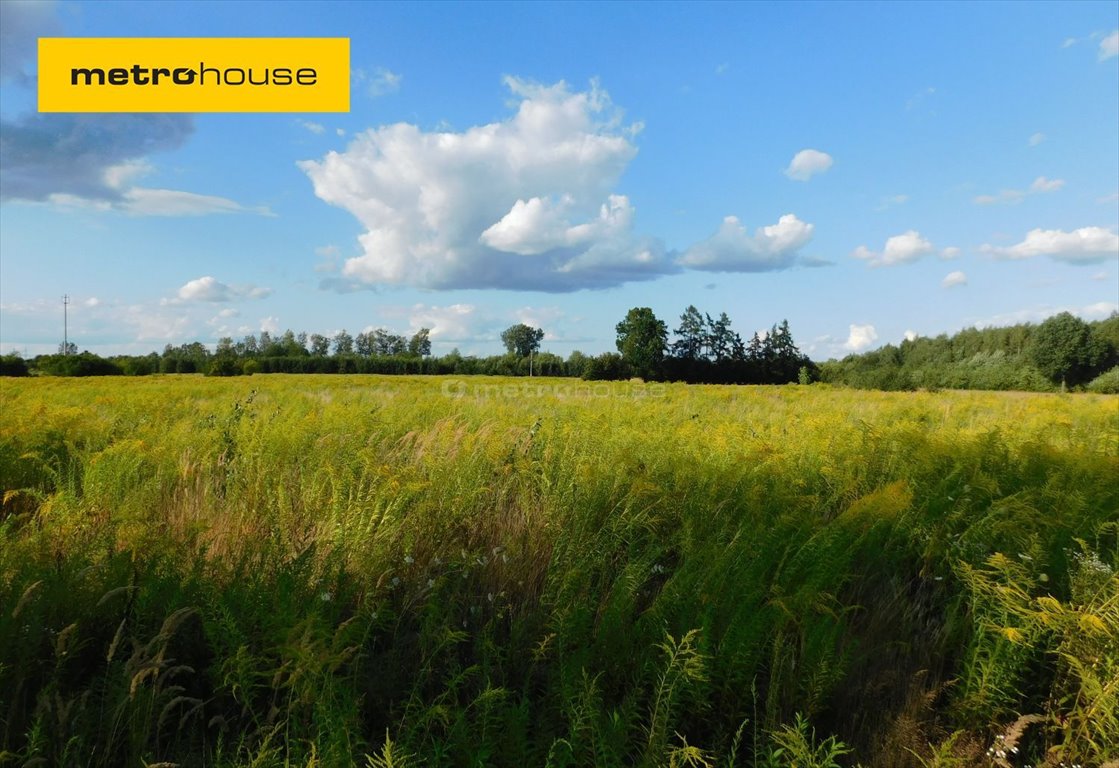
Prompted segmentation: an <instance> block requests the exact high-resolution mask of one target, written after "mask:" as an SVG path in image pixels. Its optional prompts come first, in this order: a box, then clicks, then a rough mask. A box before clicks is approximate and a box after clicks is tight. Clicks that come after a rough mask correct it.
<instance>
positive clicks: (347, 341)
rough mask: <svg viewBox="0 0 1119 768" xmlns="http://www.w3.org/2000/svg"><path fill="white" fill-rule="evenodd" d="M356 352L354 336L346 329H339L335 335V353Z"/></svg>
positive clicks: (346, 353) (350, 353)
mask: <svg viewBox="0 0 1119 768" xmlns="http://www.w3.org/2000/svg"><path fill="white" fill-rule="evenodd" d="M353 353H354V337H353V336H351V335H350V334H348V333H346V329H345V328H343V329H342V330H340V331H338V333H337V334H335V336H334V354H336V355H352V354H353Z"/></svg>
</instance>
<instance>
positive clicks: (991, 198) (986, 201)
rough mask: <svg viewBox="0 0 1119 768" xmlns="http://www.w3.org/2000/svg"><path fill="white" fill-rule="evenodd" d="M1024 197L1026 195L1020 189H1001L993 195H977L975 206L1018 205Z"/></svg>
mask: <svg viewBox="0 0 1119 768" xmlns="http://www.w3.org/2000/svg"><path fill="white" fill-rule="evenodd" d="M1025 197H1026V193H1025V192H1023V191H1022V190H1020V189H1003V190H1000V191H999V193H998V194H995V195H977V196H976V198H975V203H976V205H999V204H1013V203H1020V202H1022V200H1024V199H1025Z"/></svg>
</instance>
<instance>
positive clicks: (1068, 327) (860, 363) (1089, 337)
mask: <svg viewBox="0 0 1119 768" xmlns="http://www.w3.org/2000/svg"><path fill="white" fill-rule="evenodd" d="M1117 366H1119V313H1112V315H1111V317H1109V318H1107V319H1106V320H1098V321H1095V322H1090V323H1089V322H1085V321H1084V320H1081V319H1079V318H1077V317H1075V316H1073V315H1071V314H1069V313H1068V312H1062V313H1061V314H1059V315H1055V316H1053V317H1050V318H1049V319H1047V320H1045V321H1044V322H1042V323H1040V324H1032V323H1024V324H1020V325H1013V326H1009V327H1004V328H984V329H976V328H968V329H966V330H963V331H960V332H959V333H957V334H955V335H953V336H948V335H946V334H941V335H940V336H937V337H935V338H928V337H918V338H915V339H912V340H906V341H903V342H902V343H901V344H899V345H896V346H895V345H893V344H887V345H886V346H884V347H882V348H881V349H877V350H874V351H873V352H865V353H863V354H860V355H848V356H847V357H845V358H843V359H842V360H838V361H828V362H826V363H823V364H822V365H821V366H820V379H821V380H822V381H826V382H831V383H834V384H844V385H847V386H851V387H857V388H861V389H885V390H913V389H993V390H1024V391H1034V392H1047V391H1056V390H1061V389H1085V390H1088V391H1091V392H1103V393H1117V392H1119V367H1117Z"/></svg>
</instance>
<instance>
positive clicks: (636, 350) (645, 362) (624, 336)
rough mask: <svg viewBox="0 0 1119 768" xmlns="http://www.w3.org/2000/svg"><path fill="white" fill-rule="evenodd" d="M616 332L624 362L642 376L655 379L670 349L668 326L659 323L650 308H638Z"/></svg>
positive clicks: (627, 316) (661, 322)
mask: <svg viewBox="0 0 1119 768" xmlns="http://www.w3.org/2000/svg"><path fill="white" fill-rule="evenodd" d="M615 330H616V331H617V332H618V340H617V342H616V343H617V346H618V351H619V352H621V353H622V360H624V361H625V362H626V364H628V365H629V366H630V367H631V368H632V369H633V371H634V373H636V374H637V375H638V376H640V377H642V378H644V379H651V378H655V377H656V376H657V375H658V373H659V372H660V366H661V362H662V361H663V360H664V351H665V348H666V347H667V346H668V326H666V325H665V324H664V321H663V320H658V319H657V316H656V315H654V314H653V310H651V309H649V308H648V307H634V308H633V309H631V310H630V311H629V312H628V313H626V318H625V320H623V321H622V322H620V323H618V325H617V326H616V327H615Z"/></svg>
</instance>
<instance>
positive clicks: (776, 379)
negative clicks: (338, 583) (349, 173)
mask: <svg viewBox="0 0 1119 768" xmlns="http://www.w3.org/2000/svg"><path fill="white" fill-rule="evenodd" d="M615 330H616V333H617V338H616V347H617V350H618V351H617V352H608V353H605V354H601V355H596V356H588V355H584V354H583V353H582V352H578V351H576V352H572V353H571V355H570V356H569V357H568V358H567V359H564V358H562V357H560V356H559V355H555V354H551V353H549V352H542V351H540V343H541V341H542V340H543V338H544V332H543V331H542V330H541V329H539V328H533V327H531V326H527V325H524V324H520V323H519V324H517V325H514V326H511V327H510V328H508V329H506V330H505V332H503V333H502V334H501V338H502V341H503V342H504V344H505V347H506V350H507V351H506V353H505V354H503V355H492V356H489V357H473V356H463V355H461V354H459V352H458V351H457V350H453V351H452V352H450V353H448V354H446V355H443V356H441V357H435V356H432V355H431V340H430V332H429V330H428V329H426V328H422V329H420V330H419V331H418V332H416V333H415V334H413V335H411V336H404V335H400V334H396V333H392V332H390V331H387V330H384V329H377V330H373V331H368V332H365V333H360V334H357V335H356V336H352V335H350V334H349V333H347V332H346V331H345V330H343V331H340V332H339V333H337V334H335V335H334V336H332V337H327V336H323V335H320V334H317V333H316V334H311V335H308V334H306V333H299V334H296V333H294V332H293V331H290V330H288V331H285V332H284V333H283V334H280V335H278V336H272V335H271V334H269V333H268V332H267V331H265V332H262V333H261V334H260V335H259V336H255V335H252V334H250V335H248V336H245V337H244V338H243V339H241V340H240V341H234V340H233V339H232V338H228V337H227V338H223V339H221V340H220V341H218V343H217V345H216V347H215V348H214V350H213V351H211V350H210V348H209V347H207V346H206V345H205V344H202V343H200V342H197V341H196V342H191V343H189V344H183V345H180V346H172V345H167V346H166V347H165V348H164V350H163V353H162V354H158V353H155V352H152V353H151V354H148V355H138V356H129V355H118V356H114V357H107V358H103V357H99V356H97V355H94V354H92V353H90V352H82V353H80V354H78V353H77V349H76V348H74V347H73V345H70V348H69V349H68V350H66V351H67V352H69V354H62V353H61V350H60V354H56V355H40V356H38V357H36V358H33V359H31V360H23V359H22V358H20V357H19V356H16V355H6V356H4V357H3V358H0V375H3V376H26V375H50V376H106V375H110V376H111V375H118V376H144V375H149V374H155V373H202V374H207V375H211V376H238V375H252V374H263V373H373V374H411V375H445V376H446V375H489V376H528V375H537V376H572V377H582V378H584V379H589V380H620V379H629V378H632V377H640V378H642V379H645V380H646V381H681V382H688V383H712V384H785V383H790V382H799V383H802V384H808V383H810V382H812V381H823V382H828V383H833V384H840V385H845V386H850V387H856V388H861V389H883V390H915V389H991V390H1021V391H1040V392H1044V391H1055V390H1060V389H1085V390H1088V391H1092V392H1105V393H1107V392H1119V313H1113V314H1112V315H1111V317H1109V318H1107V319H1106V320H1099V321H1095V322H1091V323H1088V322H1085V321H1083V320H1081V319H1079V318H1077V317H1074V316H1073V315H1071V314H1069V313H1067V312H1064V313H1061V314H1059V315H1055V316H1054V317H1051V318H1049V319H1048V320H1045V321H1044V322H1042V323H1040V324H1029V323H1027V324H1020V325H1014V326H1009V327H1004V328H985V329H975V328H969V329H967V330H963V331H960V332H959V333H957V334H955V335H953V336H948V335H946V334H942V335H940V336H937V337H935V338H928V337H917V338H915V339H912V340H906V341H903V342H902V343H901V344H899V345H894V344H887V345H886V346H884V347H882V348H880V349H877V350H874V351H872V352H866V353H863V354H859V355H848V356H847V357H845V358H843V359H842V360H837V361H836V360H831V361H828V362H825V363H822V364H817V363H814V362H813V361H812V360H810V359H809V358H808V356H807V355H805V354H803V353H802V352H801V351H800V350H799V349H798V348H797V345H796V342H795V341H794V340H793V335H792V331H791V330H790V328H789V324H788V321H782V322H781V323H779V324H776V325H773V326H772V327H771V328H770V330H769V331H768V332H765V333H754V334H752V336H751V337H750V339H749V340H748V341H746V340H744V339H743V338H742V337H741V336H740V335H739V334H738V332H736V331H735V330H734V329H733V328H732V327H731V321H730V318H729V317H728V316H727V314H726V313H725V312H723V313H720V314H719V315H718V316H717V317H714V318H713V317H712V316H711V315H710V314H707V313H703V312H700V311H699V310H698V309H696V307H694V306H689V307H688V308H687V309H686V310H684V313H683V314H682V315H681V316H680V323H679V326H678V327H677V328H675V329H674V330H673V331H672V332H671V341H670V333H669V329H668V326H667V324H666V323H665V322H664V321H662V320H660V319H658V318H657V317H656V315H654V314H653V311H652V310H651V309H649V308H648V307H634V308H633V309H631V310H630V311H629V312H628V313H627V315H626V317H625V318H624V319H623V320H622V321H621V322H620V323H618V324H617V326H616V328H615Z"/></svg>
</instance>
